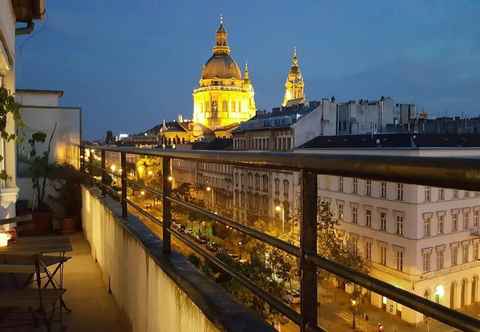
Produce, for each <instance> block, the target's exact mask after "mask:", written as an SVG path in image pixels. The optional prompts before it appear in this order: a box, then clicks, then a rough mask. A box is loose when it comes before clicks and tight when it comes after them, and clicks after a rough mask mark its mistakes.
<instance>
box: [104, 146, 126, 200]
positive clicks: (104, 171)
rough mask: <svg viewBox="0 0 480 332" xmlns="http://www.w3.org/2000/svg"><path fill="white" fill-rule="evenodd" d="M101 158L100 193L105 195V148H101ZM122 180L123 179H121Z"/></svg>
mask: <svg viewBox="0 0 480 332" xmlns="http://www.w3.org/2000/svg"><path fill="white" fill-rule="evenodd" d="M101 156H102V159H101V168H102V195H103V196H105V194H106V193H107V191H106V189H105V186H106V184H107V171H106V170H105V165H106V160H105V159H106V158H105V150H102V154H101ZM122 181H123V180H122Z"/></svg>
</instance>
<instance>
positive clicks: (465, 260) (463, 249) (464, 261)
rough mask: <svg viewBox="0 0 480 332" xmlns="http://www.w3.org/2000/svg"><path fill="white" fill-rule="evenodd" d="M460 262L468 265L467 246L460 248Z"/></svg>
mask: <svg viewBox="0 0 480 332" xmlns="http://www.w3.org/2000/svg"><path fill="white" fill-rule="evenodd" d="M462 262H463V264H465V263H468V244H464V245H463V246H462Z"/></svg>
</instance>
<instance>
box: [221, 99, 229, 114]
mask: <svg viewBox="0 0 480 332" xmlns="http://www.w3.org/2000/svg"><path fill="white" fill-rule="evenodd" d="M222 111H224V112H228V102H227V101H226V100H224V101H223V105H222Z"/></svg>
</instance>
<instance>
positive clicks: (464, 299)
mask: <svg viewBox="0 0 480 332" xmlns="http://www.w3.org/2000/svg"><path fill="white" fill-rule="evenodd" d="M466 304H467V279H463V280H462V288H461V293H460V307H464V306H465V305H466Z"/></svg>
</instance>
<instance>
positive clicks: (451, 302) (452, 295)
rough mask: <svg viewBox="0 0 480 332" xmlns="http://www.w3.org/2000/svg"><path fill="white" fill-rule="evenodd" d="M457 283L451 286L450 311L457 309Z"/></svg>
mask: <svg viewBox="0 0 480 332" xmlns="http://www.w3.org/2000/svg"><path fill="white" fill-rule="evenodd" d="M456 288H457V283H456V282H455V281H454V282H452V284H451V285H450V309H455V296H456V295H457V294H456V293H457V292H456V290H457V289H456Z"/></svg>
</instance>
